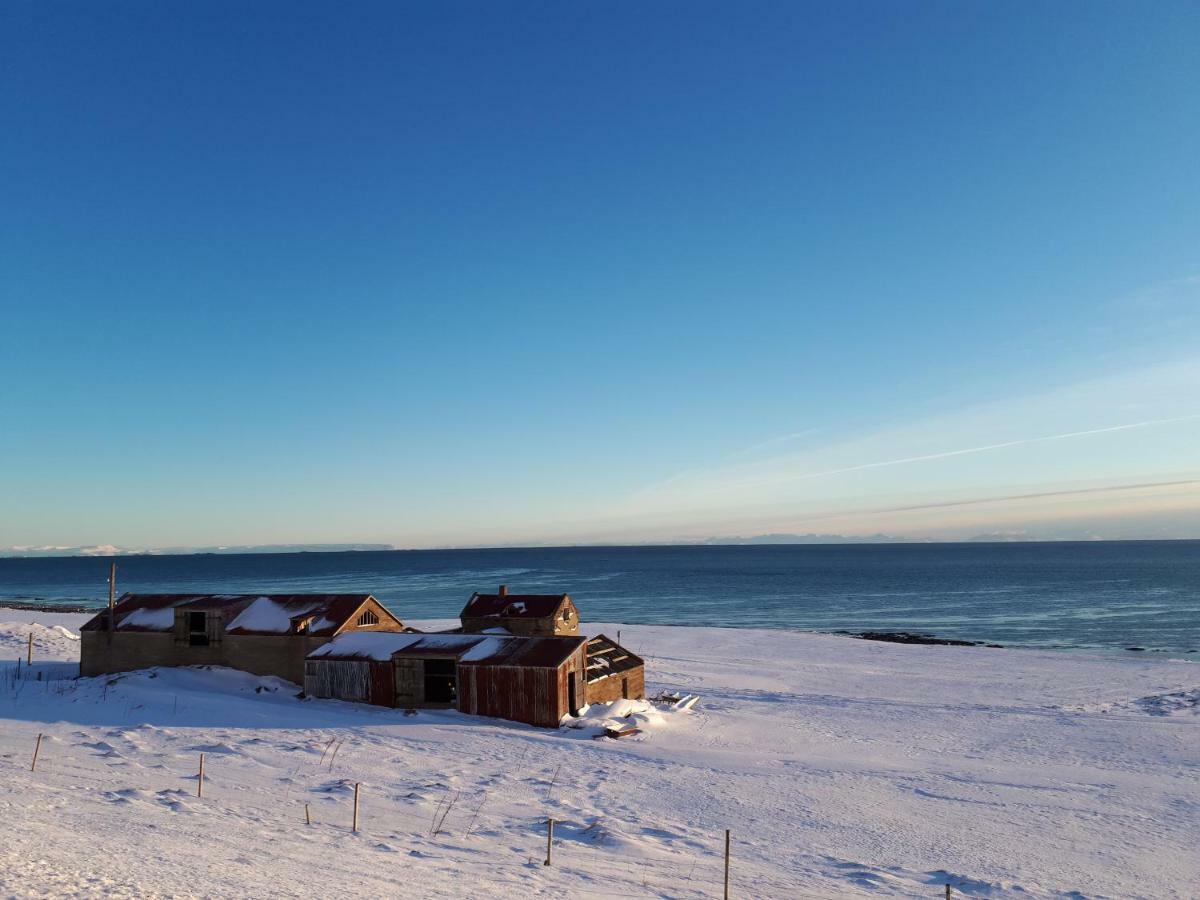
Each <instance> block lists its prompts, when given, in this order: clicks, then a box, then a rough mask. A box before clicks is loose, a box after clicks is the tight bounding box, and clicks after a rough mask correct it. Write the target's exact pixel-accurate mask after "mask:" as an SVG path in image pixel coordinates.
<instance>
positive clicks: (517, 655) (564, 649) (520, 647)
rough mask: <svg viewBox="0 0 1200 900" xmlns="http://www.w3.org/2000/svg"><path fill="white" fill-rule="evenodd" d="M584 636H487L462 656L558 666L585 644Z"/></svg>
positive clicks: (491, 662)
mask: <svg viewBox="0 0 1200 900" xmlns="http://www.w3.org/2000/svg"><path fill="white" fill-rule="evenodd" d="M584 641H585V638H581V637H518V636H516V635H514V636H512V637H499V636H497V637H488V638H487V639H486V641H485V642H484V643H481V644H479V645H478V646H477V647H475V648H474V649H473V650H471V651H470V652H469V653H466V654H464V655H463V656H462V657H461V659H460V660H459V661H460V662H462V663H466V664H470V665H478V666H522V667H527V668H534V669H556V668H558V667H559V666H561V665H562V664H563V663H564V662H566V661H567V660H568V659H570V658H571V655H572V654H574V653H575V651H577V650H579V649H580V648H581V647H583V646H584Z"/></svg>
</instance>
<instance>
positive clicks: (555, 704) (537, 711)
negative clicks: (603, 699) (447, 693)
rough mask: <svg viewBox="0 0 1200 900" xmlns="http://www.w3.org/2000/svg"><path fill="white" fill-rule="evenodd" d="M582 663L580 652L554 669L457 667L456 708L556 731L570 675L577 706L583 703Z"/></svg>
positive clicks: (561, 714) (473, 713) (562, 710)
mask: <svg viewBox="0 0 1200 900" xmlns="http://www.w3.org/2000/svg"><path fill="white" fill-rule="evenodd" d="M583 661H584V651H583V648H580V649H579V650H578V651H577V652H575V653H573V654H572V655H571V657H570V659H568V660H567V661H566V662H565V663H564V664H563V665H562V666H560V667H559V668H557V669H540V668H538V669H535V668H530V667H527V666H477V665H460V666H459V667H458V683H459V697H458V708H459V709H460V710H461V711H462V712H465V713H471V714H472V715H478V716H495V717H497V718H500V719H512V720H513V721H515V722H527V723H528V724H530V725H538V726H541V727H544V728H557V727H558V724H559V722H560V721H561V720H562V717H563V716H564V715H566V714H567V712H569V709H568V704H569V700H568V696H567V693H568V692H567V674H568V673H569V672H572V671H574V672H575V673H576V678H577V681H576V688H575V690H576V700H577V701H578V702H579V703H580V704H582V703H584V702H585V701H586V696H585V686H584V677H583V669H584V662H583Z"/></svg>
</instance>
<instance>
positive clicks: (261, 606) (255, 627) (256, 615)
mask: <svg viewBox="0 0 1200 900" xmlns="http://www.w3.org/2000/svg"><path fill="white" fill-rule="evenodd" d="M321 605H322V604H321V602H320V601H319V600H315V601H313V602H312V603H309V604H307V608H303V609H301V608H297V607H296V606H292V607H291V608H284V606H283V605H282V604H280V603H277V602H276V601H275V600H273V599H272V598H270V597H256V598H255V599H254V600H253V601H252V602H251V603H250V605H249V606H247V607H246V608H245V609H243V610H242V611H241V612H240V613H238V614H237V617H236V618H234V620H233V621H232V622H230V623H229V626H228V630H229V631H233V630H235V629H238V628H240V629H242V630H243V631H259V632H266V633H269V634H288V633H289V632H291V631H292V618H293V617H295V616H303V615H305V614H307V613H311V612H313V611H314V610H316V609H318V608H319V607H320V606H321Z"/></svg>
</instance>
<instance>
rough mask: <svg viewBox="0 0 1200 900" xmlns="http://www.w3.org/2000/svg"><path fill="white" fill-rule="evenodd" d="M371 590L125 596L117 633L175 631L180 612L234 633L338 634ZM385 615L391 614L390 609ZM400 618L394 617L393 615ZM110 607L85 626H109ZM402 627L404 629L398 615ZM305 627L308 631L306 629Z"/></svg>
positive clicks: (119, 606)
mask: <svg viewBox="0 0 1200 900" xmlns="http://www.w3.org/2000/svg"><path fill="white" fill-rule="evenodd" d="M370 599H373V598H372V597H371V595H370V594H132V593H129V594H123V595H122V596H121V598H120V600H118V601H117V603H116V606H115V607H114V614H115V617H116V624H117V629H116V630H117V631H146V632H155V631H159V632H161V631H171V630H172V629H173V628H174V622H175V610H177V609H183V610H187V611H189V612H217V613H219V614H220V616H221V619H222V621H223V622H224V626H225V633H226V634H231V635H249V634H306V635H310V636H313V637H328V636H332V635H333V634H334V633H336V632H337V631H338V629H340V628H342V627H343V626H344V625H345V624H346V622H347V621H348V620H349V619H350V617H351V616H353V615H354V614H355V613H356V612H357V611H358V610H359V608H360V607H361V606H362V605H363V604H364V603H365V602H366V601H367V600H370ZM384 612H385V614H388V615H390V613H386V610H385V611H384ZM392 618H393V619H395V617H394V616H392ZM107 619H108V610H104V611H103V612H101V613H99V614H97V615H96V616H94V617H93V618H92V619H90V620H89V621H88V622H86V623H85V624H84V625H83V630H85V631H103V630H105V629H106V628H107ZM395 622H396V625H397V626H398V627H403V626H402V624H401V622H400V620H399V619H395ZM301 628H303V630H300V629H301Z"/></svg>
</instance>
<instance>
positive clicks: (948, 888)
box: [946, 881, 950, 900]
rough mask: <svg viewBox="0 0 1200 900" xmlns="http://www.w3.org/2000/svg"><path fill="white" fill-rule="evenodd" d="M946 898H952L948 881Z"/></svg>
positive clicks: (948, 899)
mask: <svg viewBox="0 0 1200 900" xmlns="http://www.w3.org/2000/svg"><path fill="white" fill-rule="evenodd" d="M946 900H950V882H948V881H947V882H946Z"/></svg>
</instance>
